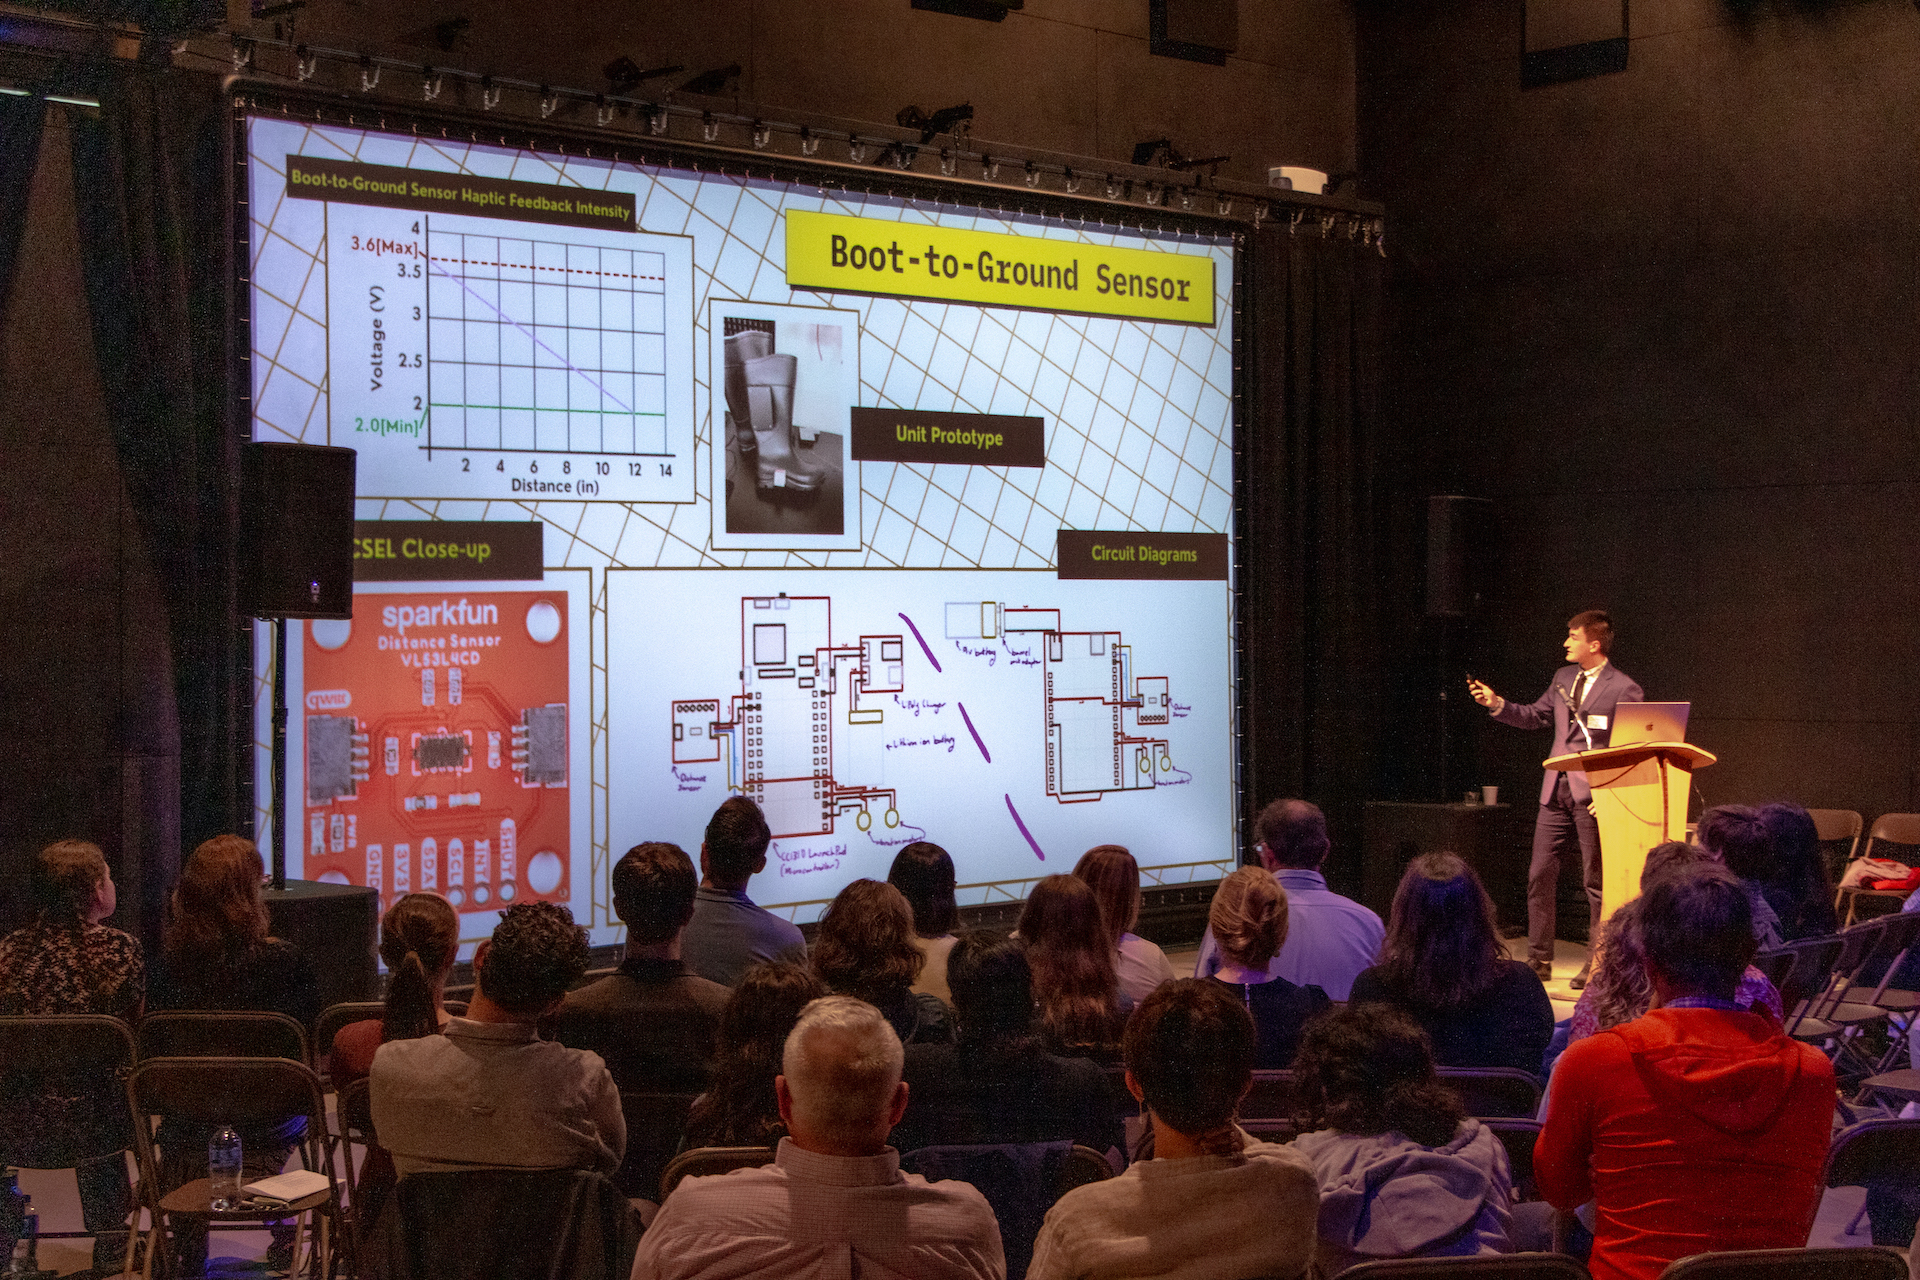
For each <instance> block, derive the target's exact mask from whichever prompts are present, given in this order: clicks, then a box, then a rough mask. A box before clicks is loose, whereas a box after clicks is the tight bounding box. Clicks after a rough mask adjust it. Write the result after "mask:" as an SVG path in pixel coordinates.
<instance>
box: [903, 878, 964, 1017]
mask: <svg viewBox="0 0 1920 1280" xmlns="http://www.w3.org/2000/svg"><path fill="white" fill-rule="evenodd" d="M887 883H888V884H890V885H892V886H893V887H894V888H896V889H898V890H899V891H900V892H901V893H902V894H903V895H905V897H906V899H907V905H908V906H909V907H912V908H913V945H914V946H916V947H918V948H919V949H920V954H921V955H922V956H923V957H925V960H926V963H924V964H922V965H921V966H920V976H919V977H918V978H915V979H914V980H913V989H914V990H915V991H923V992H925V993H926V994H928V995H930V996H937V997H938V998H939V999H941V1000H944V1001H946V1002H947V1003H948V1004H952V1003H953V993H952V992H950V991H949V990H948V989H947V953H948V952H949V951H952V950H953V927H954V925H956V924H958V923H959V921H960V908H959V907H958V906H957V905H956V904H955V903H954V900H953V883H954V875H953V859H952V858H950V857H948V856H947V851H946V850H945V849H942V848H941V847H940V846H939V845H937V844H932V843H929V842H928V841H925V840H916V841H914V842H913V843H912V844H910V845H908V846H907V847H906V848H904V849H902V850H901V851H900V852H899V853H897V854H895V855H894V858H893V866H892V867H891V868H890V869H889V870H888V871H887Z"/></svg>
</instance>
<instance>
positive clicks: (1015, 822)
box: [1000, 791, 1047, 862]
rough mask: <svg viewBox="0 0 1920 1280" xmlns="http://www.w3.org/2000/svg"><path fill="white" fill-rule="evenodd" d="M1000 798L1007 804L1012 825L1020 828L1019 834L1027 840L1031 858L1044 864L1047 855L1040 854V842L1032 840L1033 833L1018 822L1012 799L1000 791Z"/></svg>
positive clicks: (1018, 814) (1018, 815)
mask: <svg viewBox="0 0 1920 1280" xmlns="http://www.w3.org/2000/svg"><path fill="white" fill-rule="evenodd" d="M1000 798H1001V799H1002V800H1005V801H1006V802H1007V812H1008V813H1010V814H1012V815H1013V825H1014V826H1016V827H1018V828H1020V834H1021V835H1023V836H1025V837H1026V838H1027V844H1028V846H1029V847H1031V848H1032V849H1033V856H1034V857H1036V858H1038V859H1040V861H1042V862H1045V861H1046V860H1047V855H1046V854H1044V853H1042V852H1040V842H1039V841H1038V840H1035V839H1034V838H1033V832H1031V831H1029V830H1027V824H1026V823H1024V822H1022V821H1020V811H1019V810H1018V809H1016V808H1014V807H1013V797H1012V796H1010V795H1008V794H1007V793H1006V792H1004V791H1002V792H1001V793H1000Z"/></svg>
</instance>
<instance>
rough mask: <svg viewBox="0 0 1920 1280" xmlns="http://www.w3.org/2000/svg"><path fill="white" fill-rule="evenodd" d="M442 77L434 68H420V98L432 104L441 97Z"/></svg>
mask: <svg viewBox="0 0 1920 1280" xmlns="http://www.w3.org/2000/svg"><path fill="white" fill-rule="evenodd" d="M440 86H441V77H440V73H439V72H438V71H435V70H434V69H433V68H432V67H422V68H420V97H421V98H422V99H423V100H425V101H427V102H432V101H434V100H435V99H436V98H438V97H439V96H440Z"/></svg>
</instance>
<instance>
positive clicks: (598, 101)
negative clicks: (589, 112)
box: [593, 93, 613, 129]
mask: <svg viewBox="0 0 1920 1280" xmlns="http://www.w3.org/2000/svg"><path fill="white" fill-rule="evenodd" d="M593 122H594V123H595V124H597V125H599V126H600V127H601V128H602V129H604V128H606V127H607V126H608V125H609V124H611V123H612V122H613V108H612V107H611V106H610V105H608V103H607V95H606V94H604V93H603V94H600V95H599V96H598V97H596V98H595V99H594V100H593Z"/></svg>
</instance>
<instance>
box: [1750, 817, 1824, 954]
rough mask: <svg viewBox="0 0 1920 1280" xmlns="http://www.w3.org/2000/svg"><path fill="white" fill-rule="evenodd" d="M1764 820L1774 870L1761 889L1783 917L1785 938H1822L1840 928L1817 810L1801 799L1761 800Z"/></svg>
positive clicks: (1763, 825) (1762, 821)
mask: <svg viewBox="0 0 1920 1280" xmlns="http://www.w3.org/2000/svg"><path fill="white" fill-rule="evenodd" d="M1760 826H1761V827H1762V828H1763V829H1764V830H1765V831H1766V833H1767V842H1768V843H1769V844H1770V845H1772V846H1773V863H1774V865H1773V874H1772V875H1771V876H1769V877H1768V878H1767V880H1766V882H1765V883H1764V884H1762V885H1761V887H1760V891H1761V893H1763V894H1764V895H1765V896H1766V899H1767V905H1768V906H1770V907H1772V908H1773V912H1774V914H1775V915H1776V916H1778V917H1779V919H1780V937H1781V940H1782V941H1785V942H1796V941H1798V940H1799V939H1801V938H1820V937H1825V936H1826V935H1827V934H1830V933H1835V932H1837V931H1838V930H1839V928H1840V917H1839V915H1838V913H1836V912H1835V911H1834V909H1833V880H1832V878H1831V877H1830V876H1828V874H1827V860H1826V855H1825V854H1824V853H1823V852H1822V851H1821V848H1820V829H1819V828H1818V827H1816V826H1814V824H1813V815H1812V814H1810V813H1808V812H1807V811H1806V810H1805V809H1803V808H1801V807H1800V806H1799V805H1797V804H1786V803H1776V804H1763V805H1761V806H1760Z"/></svg>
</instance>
